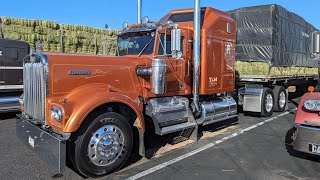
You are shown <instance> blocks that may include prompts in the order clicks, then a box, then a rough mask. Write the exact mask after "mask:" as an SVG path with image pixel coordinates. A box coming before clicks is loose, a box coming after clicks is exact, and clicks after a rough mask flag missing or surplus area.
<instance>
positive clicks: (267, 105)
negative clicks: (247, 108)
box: [261, 88, 274, 117]
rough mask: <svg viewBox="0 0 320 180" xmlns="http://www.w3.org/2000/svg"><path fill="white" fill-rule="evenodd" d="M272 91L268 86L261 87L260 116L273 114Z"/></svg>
mask: <svg viewBox="0 0 320 180" xmlns="http://www.w3.org/2000/svg"><path fill="white" fill-rule="evenodd" d="M273 99H274V96H273V91H272V90H271V89H270V88H263V92H262V103H261V116H263V117H270V116H271V115H272V114H273V105H274V104H273Z"/></svg>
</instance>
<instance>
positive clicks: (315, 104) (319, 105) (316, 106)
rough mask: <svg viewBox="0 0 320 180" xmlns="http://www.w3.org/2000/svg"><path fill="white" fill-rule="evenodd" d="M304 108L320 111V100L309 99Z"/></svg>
mask: <svg viewBox="0 0 320 180" xmlns="http://www.w3.org/2000/svg"><path fill="white" fill-rule="evenodd" d="M303 106H304V107H305V108H306V109H307V110H309V111H320V100H315V99H308V100H306V101H304V103H303Z"/></svg>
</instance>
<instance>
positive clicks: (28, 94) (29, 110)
mask: <svg viewBox="0 0 320 180" xmlns="http://www.w3.org/2000/svg"><path fill="white" fill-rule="evenodd" d="M43 57H44V56H40V58H33V59H34V60H31V61H29V62H25V63H24V67H23V76H24V78H23V79H24V80H23V81H24V83H23V84H24V112H25V114H26V115H27V116H28V117H30V118H32V119H34V120H36V121H39V122H40V123H44V122H45V110H46V95H47V93H46V92H47V76H46V69H47V64H46V63H44V62H43V59H42V58H43ZM30 59H32V58H30Z"/></svg>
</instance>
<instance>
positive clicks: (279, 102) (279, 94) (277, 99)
mask: <svg viewBox="0 0 320 180" xmlns="http://www.w3.org/2000/svg"><path fill="white" fill-rule="evenodd" d="M273 94H274V106H273V111H275V112H283V111H285V110H286V106H287V103H288V102H287V100H288V94H287V91H286V89H285V88H284V87H283V86H275V87H274V88H273Z"/></svg>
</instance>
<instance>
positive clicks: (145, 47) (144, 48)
mask: <svg viewBox="0 0 320 180" xmlns="http://www.w3.org/2000/svg"><path fill="white" fill-rule="evenodd" d="M153 38H154V37H153ZM153 38H151V39H150V41H149V42H148V43H147V44H146V45H145V46H144V47H143V48H142V50H141V52H140V53H139V55H138V57H140V56H141V54H142V53H143V51H144V50H146V49H147V47H148V46H149V44H150V43H151V42H152V40H153Z"/></svg>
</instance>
